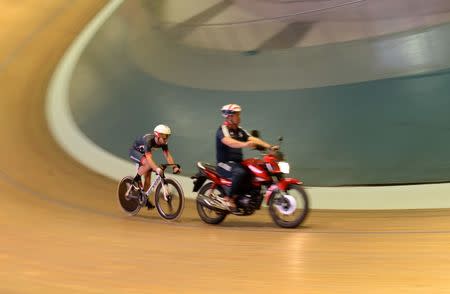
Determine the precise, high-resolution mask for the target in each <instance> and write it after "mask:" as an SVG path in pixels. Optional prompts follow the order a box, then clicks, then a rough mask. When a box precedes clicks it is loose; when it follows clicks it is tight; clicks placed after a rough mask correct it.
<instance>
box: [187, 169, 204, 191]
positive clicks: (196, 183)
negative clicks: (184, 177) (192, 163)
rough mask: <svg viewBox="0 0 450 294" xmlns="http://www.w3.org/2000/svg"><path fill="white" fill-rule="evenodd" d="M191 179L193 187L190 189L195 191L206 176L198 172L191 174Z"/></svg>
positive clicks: (201, 184)
mask: <svg viewBox="0 0 450 294" xmlns="http://www.w3.org/2000/svg"><path fill="white" fill-rule="evenodd" d="M191 179H193V182H194V188H193V189H192V191H193V192H197V191H198V190H200V188H201V187H202V186H203V184H204V183H205V182H206V180H207V177H206V176H205V175H204V174H203V173H201V172H198V173H197V174H196V175H195V176H192V177H191Z"/></svg>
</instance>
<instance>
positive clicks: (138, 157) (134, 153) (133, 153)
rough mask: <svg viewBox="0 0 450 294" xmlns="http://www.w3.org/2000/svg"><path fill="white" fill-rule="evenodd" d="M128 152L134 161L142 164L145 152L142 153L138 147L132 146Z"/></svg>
mask: <svg viewBox="0 0 450 294" xmlns="http://www.w3.org/2000/svg"><path fill="white" fill-rule="evenodd" d="M128 154H129V156H130V159H131V160H132V161H134V162H136V163H137V164H139V165H142V159H143V158H144V153H141V152H139V151H137V150H136V149H134V148H131V149H130V152H129V153H128Z"/></svg>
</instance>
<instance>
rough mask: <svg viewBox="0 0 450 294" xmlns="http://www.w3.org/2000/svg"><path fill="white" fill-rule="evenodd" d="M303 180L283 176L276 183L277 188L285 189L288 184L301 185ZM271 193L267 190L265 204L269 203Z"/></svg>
mask: <svg viewBox="0 0 450 294" xmlns="http://www.w3.org/2000/svg"><path fill="white" fill-rule="evenodd" d="M302 184H303V182H302V181H300V180H297V179H294V178H283V179H281V180H280V181H279V182H278V183H277V189H278V190H279V191H286V189H287V187H288V186H289V185H302ZM272 196H273V193H272V192H269V191H268V193H267V194H266V197H265V198H266V199H265V201H266V204H267V205H269V202H270V199H271V198H272Z"/></svg>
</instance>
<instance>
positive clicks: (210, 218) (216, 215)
mask: <svg viewBox="0 0 450 294" xmlns="http://www.w3.org/2000/svg"><path fill="white" fill-rule="evenodd" d="M212 186H213V183H212V182H209V183H207V184H206V185H204V186H203V187H201V188H200V190H199V191H198V195H199V197H200V195H201V196H202V197H210V196H211V195H215V196H216V197H221V196H223V191H222V189H218V188H217V187H216V188H215V189H213V188H212ZM197 212H198V215H199V216H200V218H201V219H202V221H204V222H205V223H207V224H211V225H217V224H220V223H221V222H222V221H223V220H224V219H225V217H226V216H227V214H226V213H223V212H219V211H217V210H214V209H211V208H208V207H207V206H206V204H204V202H203V201H201V200H199V199H197Z"/></svg>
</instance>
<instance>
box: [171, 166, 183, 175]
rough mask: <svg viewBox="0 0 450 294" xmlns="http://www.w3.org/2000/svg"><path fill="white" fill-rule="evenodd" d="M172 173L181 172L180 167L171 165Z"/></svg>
mask: <svg viewBox="0 0 450 294" xmlns="http://www.w3.org/2000/svg"><path fill="white" fill-rule="evenodd" d="M173 173H174V174H179V173H181V167H178V166H174V167H173Z"/></svg>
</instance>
